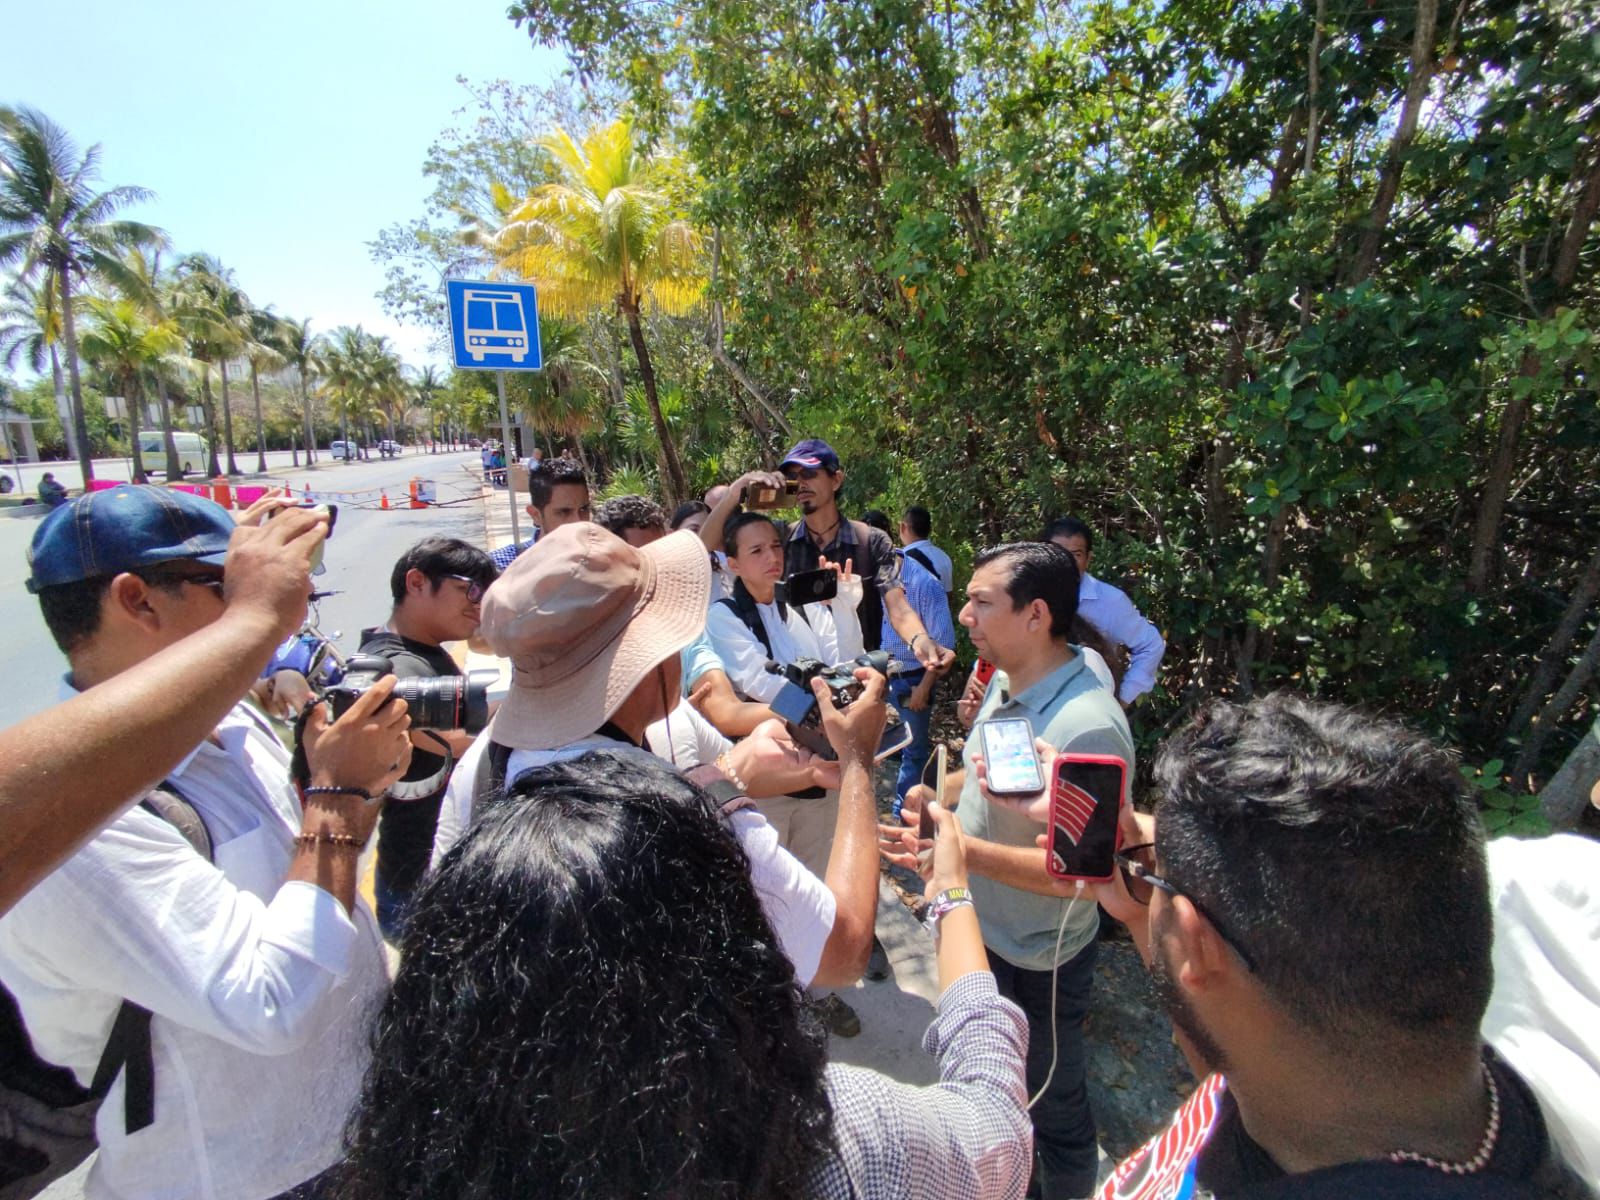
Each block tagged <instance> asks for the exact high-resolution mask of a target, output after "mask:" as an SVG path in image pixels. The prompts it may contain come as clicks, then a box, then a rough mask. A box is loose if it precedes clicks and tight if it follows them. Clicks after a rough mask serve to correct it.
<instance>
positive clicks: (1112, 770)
mask: <svg viewBox="0 0 1600 1200" xmlns="http://www.w3.org/2000/svg"><path fill="white" fill-rule="evenodd" d="M1127 772H1128V767H1127V764H1126V763H1124V762H1123V761H1122V759H1120V758H1117V757H1115V756H1113V755H1109V754H1062V755H1059V756H1057V758H1056V762H1055V770H1054V772H1053V775H1054V778H1053V780H1052V784H1051V790H1050V829H1049V848H1048V849H1047V850H1046V851H1045V869H1046V870H1047V871H1048V872H1049V873H1050V874H1051V875H1052V876H1053V877H1055V878H1056V879H1075V880H1082V881H1083V882H1085V883H1106V882H1108V881H1109V880H1110V879H1111V878H1112V876H1113V875H1115V874H1116V853H1117V851H1118V850H1119V849H1121V847H1122V826H1121V821H1120V819H1119V818H1120V816H1121V808H1122V794H1123V790H1124V786H1125V784H1124V780H1125V777H1126V775H1127Z"/></svg>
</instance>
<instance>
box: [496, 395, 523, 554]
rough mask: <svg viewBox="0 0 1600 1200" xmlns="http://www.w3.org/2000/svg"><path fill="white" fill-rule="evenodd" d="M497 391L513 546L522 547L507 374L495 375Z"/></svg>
mask: <svg viewBox="0 0 1600 1200" xmlns="http://www.w3.org/2000/svg"><path fill="white" fill-rule="evenodd" d="M494 382H495V387H496V389H497V390H498V391H499V392H500V445H501V447H502V453H503V454H504V455H506V456H507V457H506V498H507V499H508V500H510V501H511V544H512V545H513V546H520V545H522V530H521V528H520V526H519V525H518V523H517V491H516V489H515V488H513V487H512V486H511V459H510V457H509V456H510V454H511V418H510V416H509V415H507V412H506V373H505V372H504V371H496V372H495V373H494Z"/></svg>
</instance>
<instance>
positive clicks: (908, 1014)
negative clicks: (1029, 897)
mask: <svg viewBox="0 0 1600 1200" xmlns="http://www.w3.org/2000/svg"><path fill="white" fill-rule="evenodd" d="M483 516H484V541H483V545H484V549H486V550H497V549H499V548H500V547H501V546H507V545H510V544H511V541H512V537H511V506H510V503H509V501H508V500H507V499H506V490H505V489H504V488H497V487H488V486H485V487H484V489H483ZM519 522H520V529H521V534H522V538H523V540H527V538H528V535H529V532H530V525H529V523H528V521H527V514H526V513H525V512H524V513H519ZM465 665H466V667H467V668H468V669H470V670H498V671H500V672H501V683H502V684H506V683H509V679H510V664H508V663H507V662H505V660H503V659H500V658H496V657H494V656H493V655H489V654H479V653H477V652H476V651H468V653H467V661H466V663H465ZM877 932H878V940H879V941H881V942H882V943H883V947H884V950H885V951H887V953H888V956H889V966H890V971H891V974H890V977H889V978H888V979H886V980H883V981H882V982H880V983H868V982H867V981H865V980H861V981H859V982H857V983H856V985H855V986H854V987H853V988H845V989H842V990H841V993H840V994H841V996H842V997H843V998H844V999H845V1001H846V1002H848V1003H849V1005H850V1007H851V1008H853V1009H855V1010H856V1013H857V1015H858V1016H860V1018H861V1033H860V1035H859V1036H857V1037H853V1038H839V1037H830V1038H829V1039H828V1051H829V1055H830V1057H831V1058H832V1059H833V1061H835V1062H843V1063H851V1064H853V1065H855V1066H859V1067H871V1068H872V1069H874V1070H877V1071H882V1072H883V1073H884V1074H885V1075H888V1076H890V1077H891V1078H894V1079H898V1080H901V1081H902V1082H904V1083H912V1084H929V1083H934V1082H936V1081H937V1080H938V1077H939V1076H938V1070H937V1067H936V1064H935V1063H934V1060H933V1059H932V1058H930V1057H928V1056H927V1055H926V1054H924V1053H923V1052H922V1035H923V1033H924V1032H925V1031H926V1030H927V1028H928V1023H929V1022H930V1021H932V1020H933V1015H934V1004H935V1003H936V1002H937V1000H938V997H939V970H938V965H937V963H936V961H935V959H934V953H933V938H932V937H931V936H930V935H929V934H928V932H927V930H926V929H924V928H923V926H922V923H921V922H920V921H918V920H917V919H916V917H914V916H912V915H911V913H910V911H909V910H908V909H907V908H906V906H905V905H904V904H902V903H901V902H900V898H899V896H898V895H897V894H896V893H895V892H894V890H893V889H892V888H891V887H889V885H888V882H887V881H886V880H884V879H882V878H881V877H880V879H879V881H878V920H877Z"/></svg>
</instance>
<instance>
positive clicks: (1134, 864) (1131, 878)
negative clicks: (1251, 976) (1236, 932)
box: [1117, 843, 1256, 973]
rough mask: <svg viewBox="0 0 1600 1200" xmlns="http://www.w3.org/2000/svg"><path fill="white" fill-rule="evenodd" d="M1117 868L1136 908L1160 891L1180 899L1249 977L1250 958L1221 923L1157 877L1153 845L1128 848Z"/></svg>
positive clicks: (1183, 893) (1251, 969)
mask: <svg viewBox="0 0 1600 1200" xmlns="http://www.w3.org/2000/svg"><path fill="white" fill-rule="evenodd" d="M1117 866H1119V867H1121V868H1122V882H1123V883H1124V884H1125V885H1127V888H1128V895H1130V896H1132V897H1133V898H1134V900H1135V901H1136V902H1138V903H1139V904H1144V905H1148V904H1149V903H1150V899H1151V897H1152V896H1154V895H1155V889H1156V888H1160V889H1161V890H1162V891H1163V892H1166V893H1167V895H1169V896H1182V897H1183V898H1184V899H1185V900H1187V901H1188V902H1189V903H1190V904H1192V905H1194V908H1195V911H1196V912H1198V913H1199V914H1200V915H1201V916H1202V917H1204V918H1205V919H1206V920H1207V921H1210V922H1211V928H1213V929H1215V930H1216V931H1217V936H1218V937H1220V938H1221V939H1222V940H1223V941H1225V942H1227V943H1228V945H1230V946H1232V947H1233V952H1234V953H1235V954H1237V955H1238V956H1239V958H1240V959H1241V960H1242V961H1243V962H1244V965H1245V969H1246V970H1249V971H1251V972H1252V973H1253V972H1254V971H1255V969H1256V962H1255V959H1253V958H1251V957H1250V952H1249V951H1248V950H1246V949H1245V948H1244V946H1242V945H1241V944H1240V943H1239V940H1238V939H1237V938H1235V937H1234V936H1233V935H1232V934H1231V933H1229V932H1228V930H1227V927H1226V926H1225V925H1223V923H1222V922H1221V921H1219V920H1217V918H1216V917H1214V916H1212V915H1211V913H1210V911H1209V910H1208V909H1207V908H1206V906H1205V905H1203V904H1201V903H1200V901H1198V900H1196V899H1195V898H1194V897H1193V896H1191V895H1190V894H1189V893H1188V892H1186V891H1184V890H1183V889H1182V888H1180V887H1178V886H1177V885H1176V884H1174V883H1169V882H1168V881H1167V880H1165V879H1163V878H1161V876H1159V875H1157V874H1156V870H1155V868H1156V848H1155V845H1154V844H1153V843H1146V844H1145V845H1142V846H1129V847H1127V848H1126V849H1125V850H1123V852H1122V853H1121V854H1119V855H1117Z"/></svg>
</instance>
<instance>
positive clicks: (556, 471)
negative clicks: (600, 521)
mask: <svg viewBox="0 0 1600 1200" xmlns="http://www.w3.org/2000/svg"><path fill="white" fill-rule="evenodd" d="M589 513H590V507H589V479H588V476H586V475H585V474H584V473H583V468H582V467H580V466H579V465H578V464H577V463H575V462H573V461H572V459H570V458H568V457H567V456H566V455H565V454H564V453H563V454H562V456H561V457H560V458H555V459H550V460H547V461H544V462H541V463H540V464H539V466H538V468H537V469H535V470H530V471H529V472H528V516H529V517H531V518H532V519H533V523H534V530H533V536H532V537H530V538H529V539H528V540H527V541H525V542H522V543H521V544H517V543H512V544H510V545H506V546H501V547H500V548H499V549H498V550H496V551H494V552H493V553H492V554H491V555H490V556H489V557H490V558H491V559H492V560H493V561H494V566H495V570H497V571H504V570H505V569H506V568H507V567H509V566H510V565H511V563H512V560H513V559H515V558H516V557H517V555H519V554H521V553H522V552H523V551H524V550H526V549H527V548H528V547H529V546H531V545H533V544H534V543H535V542H537V541H538V540H539V539H540V538H541V537H544V536H545V535H546V534H550V533H554V532H555V531H556V530H557V529H560V528H561V527H562V526H563V525H569V524H571V523H572V522H573V521H587V520H588V519H589Z"/></svg>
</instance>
